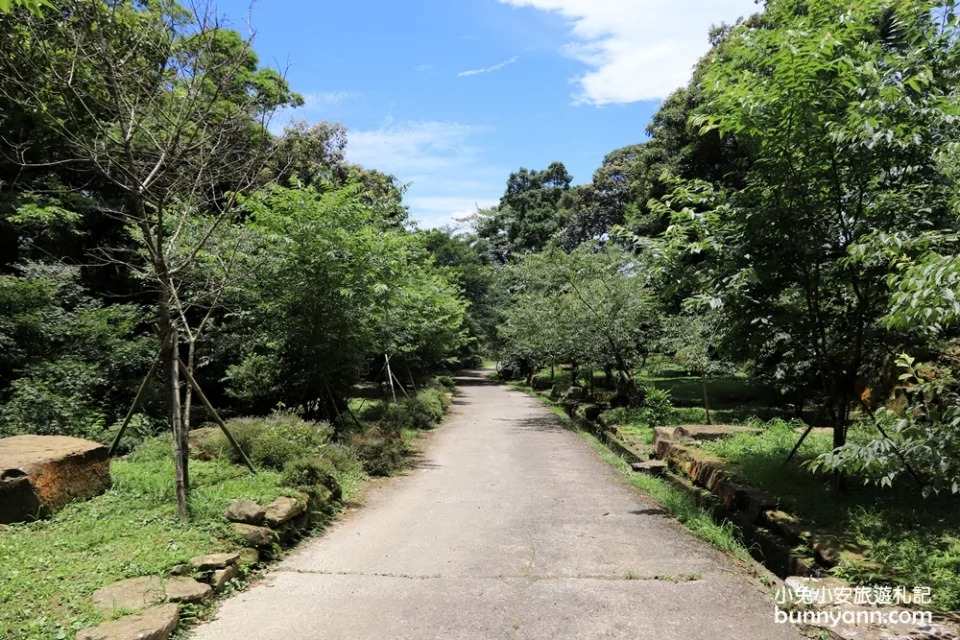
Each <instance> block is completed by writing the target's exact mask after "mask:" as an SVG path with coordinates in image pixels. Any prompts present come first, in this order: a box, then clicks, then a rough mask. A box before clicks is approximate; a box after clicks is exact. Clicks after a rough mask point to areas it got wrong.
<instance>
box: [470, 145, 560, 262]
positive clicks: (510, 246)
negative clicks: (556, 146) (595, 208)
mask: <svg viewBox="0 0 960 640" xmlns="http://www.w3.org/2000/svg"><path fill="white" fill-rule="evenodd" d="M572 180H573V176H571V175H570V174H569V173H568V172H567V169H566V167H564V166H563V164H562V163H560V162H553V163H551V164H550V166H549V167H547V168H546V169H544V170H543V171H537V170H528V169H525V168H522V169H520V170H519V171H516V172H514V173H511V174H510V178H509V179H508V180H507V190H506V191H505V192H504V194H503V197H502V198H500V204H499V205H498V206H497V207H494V208H492V209H488V210H485V211H481V212H480V213H479V214H478V216H477V217H476V219H475V222H474V224H475V231H476V233H477V236H478V237H479V238H480V239H481V240H482V241H483V242H484V243H485V249H486V250H487V251H488V252H489V253H490V255H491V256H493V257H494V258H495V259H496V260H497V261H498V262H500V263H504V262H506V261H507V260H509V259H510V257H511V256H512V255H515V254H522V253H529V252H536V251H540V250H542V249H543V248H544V247H546V246H547V243H548V242H549V241H550V240H551V239H552V238H553V237H554V236H555V235H557V234H558V233H559V232H560V231H561V230H562V229H563V227H564V225H565V224H566V221H567V217H568V215H569V208H570V202H569V201H568V200H567V198H568V197H569V195H570V183H571V182H572Z"/></svg>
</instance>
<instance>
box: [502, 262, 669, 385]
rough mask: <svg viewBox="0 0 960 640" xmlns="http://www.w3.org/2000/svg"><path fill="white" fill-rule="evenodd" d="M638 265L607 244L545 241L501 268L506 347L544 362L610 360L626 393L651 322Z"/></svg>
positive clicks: (651, 307) (655, 325)
mask: <svg viewBox="0 0 960 640" xmlns="http://www.w3.org/2000/svg"><path fill="white" fill-rule="evenodd" d="M650 285H651V281H650V279H649V277H648V272H647V270H646V269H645V268H644V265H643V264H642V263H641V262H640V261H638V260H636V259H634V258H633V257H631V256H630V255H629V254H628V253H626V252H625V251H623V250H622V249H620V248H619V247H615V246H606V247H603V248H599V247H592V246H589V245H582V246H580V247H578V248H577V249H576V250H574V251H573V252H571V253H565V252H563V251H562V250H560V249H557V248H551V249H549V250H547V251H545V252H543V253H540V254H530V255H528V256H526V257H524V258H523V259H522V260H520V261H519V262H518V263H517V264H516V265H512V266H511V267H509V269H508V287H509V289H510V291H511V292H512V293H513V295H514V300H515V302H514V303H513V304H511V305H510V306H508V307H507V308H506V309H505V310H504V311H503V316H504V322H503V326H502V332H503V335H504V337H505V338H506V340H507V345H508V348H511V347H519V348H520V349H521V351H522V352H523V353H524V354H526V355H527V357H530V358H532V359H534V360H535V361H537V362H539V363H540V364H544V363H546V362H550V361H552V360H557V361H560V362H569V363H571V364H574V365H579V364H587V365H590V366H591V367H592V366H599V367H603V368H606V367H610V368H612V369H613V370H615V371H617V372H618V377H617V386H618V390H619V391H621V392H623V393H627V394H630V393H632V392H633V391H634V390H635V389H634V387H635V384H634V381H633V376H634V373H635V367H636V365H637V364H638V362H642V361H643V359H644V358H645V355H646V353H647V350H648V349H649V347H650V345H651V344H652V343H653V342H654V341H655V340H656V338H657V333H658V330H659V322H658V308H657V304H656V302H655V299H654V296H653V291H652V289H651V286H650Z"/></svg>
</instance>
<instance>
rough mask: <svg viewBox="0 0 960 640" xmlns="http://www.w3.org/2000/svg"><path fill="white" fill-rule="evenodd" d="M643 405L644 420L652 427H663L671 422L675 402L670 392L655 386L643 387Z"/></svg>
mask: <svg viewBox="0 0 960 640" xmlns="http://www.w3.org/2000/svg"><path fill="white" fill-rule="evenodd" d="M641 395H642V396H643V405H642V407H641V411H642V414H641V415H642V419H643V422H645V423H646V424H648V425H650V426H651V427H662V426H664V425H666V424H668V423H669V421H670V414H671V410H672V409H673V402H672V401H671V400H670V392H669V391H667V390H666V389H660V388H658V387H655V386H652V385H651V386H647V387H644V388H643V389H642V393H641Z"/></svg>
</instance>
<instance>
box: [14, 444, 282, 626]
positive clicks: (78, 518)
mask: <svg viewBox="0 0 960 640" xmlns="http://www.w3.org/2000/svg"><path fill="white" fill-rule="evenodd" d="M111 475H112V477H113V487H112V488H111V489H110V490H109V491H107V492H106V493H105V494H103V495H101V496H99V497H96V498H94V499H93V500H90V501H87V502H81V503H74V504H72V505H69V506H67V507H66V508H65V509H63V510H62V511H61V512H59V513H58V514H57V515H56V516H55V517H53V518H52V519H50V520H44V521H39V522H34V523H30V524H23V525H15V526H12V527H10V528H9V529H7V530H6V531H5V532H4V533H2V534H0V559H2V560H0V638H17V639H18V640H51V639H56V638H73V637H74V635H75V634H76V632H77V631H78V630H79V629H81V628H83V627H86V626H89V625H91V624H96V623H98V622H100V621H101V620H102V616H101V615H100V614H99V613H98V612H97V611H96V610H94V609H93V607H92V606H91V602H90V596H91V595H92V594H93V592H94V591H95V590H96V589H98V588H99V587H101V586H104V585H106V584H109V583H111V582H114V581H116V580H120V579H123V578H129V577H134V576H141V575H164V574H166V573H167V572H169V570H170V569H171V568H172V567H174V566H175V565H177V564H181V563H185V562H188V561H189V559H190V558H191V557H193V556H196V555H201V554H205V553H212V552H214V551H222V550H225V549H233V548H237V544H236V543H235V542H234V541H233V540H232V539H231V536H230V533H229V529H228V526H227V523H226V521H225V520H224V519H223V512H224V510H225V509H226V508H227V506H228V505H229V503H230V501H231V500H233V499H236V498H240V497H243V498H250V499H252V500H256V501H257V502H260V503H261V504H265V503H267V502H270V501H272V500H274V499H275V498H276V497H278V496H280V495H283V494H284V493H287V491H286V490H285V489H283V488H282V487H281V486H280V474H278V473H274V472H269V471H264V472H261V473H258V474H257V475H252V474H251V473H250V472H249V471H247V470H246V469H245V468H243V467H238V466H236V465H232V464H229V463H227V462H223V461H194V462H193V463H192V464H191V482H192V483H193V487H192V492H191V494H192V495H191V502H190V509H191V514H192V518H191V520H190V522H188V523H183V522H181V521H180V520H179V519H178V518H177V516H176V502H175V500H174V496H173V463H172V460H169V459H162V460H142V461H136V462H135V461H130V460H119V461H115V462H114V463H113V465H112V466H111Z"/></svg>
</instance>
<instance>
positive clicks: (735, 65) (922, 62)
mask: <svg viewBox="0 0 960 640" xmlns="http://www.w3.org/2000/svg"><path fill="white" fill-rule="evenodd" d="M934 9H935V4H934V3H926V2H905V3H899V4H897V5H896V6H890V5H888V4H887V3H885V2H880V1H879V0H878V1H876V2H866V3H859V4H858V5H857V6H855V7H851V6H850V5H849V3H847V2H841V1H840V0H820V1H817V2H799V1H793V0H780V1H773V2H770V3H768V5H767V9H766V11H765V12H764V14H763V15H762V16H761V17H760V18H759V19H758V21H757V22H756V23H754V24H753V25H747V24H745V25H741V26H738V27H736V28H734V29H732V30H731V31H730V32H729V34H728V35H727V36H726V38H725V40H724V44H723V46H722V47H718V48H717V49H716V50H715V51H714V52H713V53H712V54H711V57H710V60H709V64H708V68H707V71H706V74H705V76H704V82H703V87H704V103H703V105H702V107H701V109H700V112H699V115H697V117H696V118H695V119H694V123H695V124H696V125H697V126H698V127H699V129H700V131H701V133H704V134H711V133H712V132H715V131H716V132H719V133H720V134H721V135H722V136H724V137H726V136H733V137H734V138H735V139H736V140H737V144H738V145H739V146H740V147H742V148H743V149H744V151H745V152H746V154H747V157H749V158H750V163H749V165H748V166H747V168H746V171H745V173H744V179H743V184H742V185H737V184H732V185H730V184H728V185H723V184H721V185H717V184H715V183H709V182H701V183H697V182H694V183H692V186H686V185H681V186H680V187H678V188H677V189H674V191H673V193H672V194H670V195H669V196H668V197H666V198H664V199H662V200H661V205H663V207H664V211H665V212H669V215H670V216H671V223H672V226H671V227H670V228H669V229H668V231H667V234H666V236H667V239H668V240H670V241H671V242H677V243H678V244H679V245H684V244H685V245H686V247H687V248H686V249H685V250H684V251H681V252H680V253H679V254H675V255H681V256H684V258H685V260H686V262H685V267H686V268H687V269H688V270H690V271H692V272H694V274H696V275H695V276H694V277H693V278H692V280H693V281H695V282H700V283H703V284H704V287H703V289H702V291H703V292H704V295H705V296H706V297H707V298H708V299H711V300H713V301H714V302H715V304H717V305H721V306H722V307H723V309H724V311H723V313H724V316H725V318H726V320H725V322H726V323H727V326H728V327H729V335H730V337H731V340H730V344H731V345H740V346H741V347H742V348H741V349H739V350H738V351H737V352H736V353H737V355H739V356H740V357H741V358H742V359H747V358H752V359H754V360H755V361H757V362H758V364H759V366H760V367H761V368H767V370H768V371H769V372H770V373H771V374H772V375H773V376H774V377H775V378H778V379H781V380H782V379H784V378H787V377H790V378H792V382H793V384H794V385H795V387H800V388H809V387H812V388H813V389H815V390H816V392H817V396H818V398H817V399H818V402H819V404H820V407H821V411H822V413H821V415H820V419H822V420H824V421H826V422H828V423H829V424H832V425H833V426H834V444H835V445H836V446H842V445H843V444H844V442H845V440H846V430H847V425H848V423H849V417H850V411H851V409H852V408H853V407H854V406H855V402H856V397H857V392H856V387H857V384H858V381H859V380H860V379H861V377H862V376H863V375H864V373H865V372H867V371H869V370H870V369H878V368H879V367H880V366H882V362H883V361H884V360H886V359H887V358H888V354H889V351H888V345H889V339H890V336H889V335H888V334H887V333H886V331H885V328H884V327H883V326H882V324H881V323H880V319H881V317H882V316H883V314H884V312H885V306H886V301H887V291H886V285H885V280H886V277H887V275H888V271H887V265H886V264H884V263H883V262H882V261H878V260H876V259H875V258H874V254H872V253H871V251H870V250H869V249H866V247H868V246H869V239H871V238H874V237H877V234H893V233H906V234H908V235H913V234H916V233H918V232H920V231H921V230H924V229H944V228H949V227H950V226H951V225H952V224H954V222H953V219H952V217H951V215H950V212H949V210H948V207H947V206H946V205H947V203H948V202H949V199H950V198H949V194H950V192H951V190H952V189H953V188H955V187H954V186H952V185H953V183H952V181H951V180H950V179H949V177H948V176H947V174H946V173H945V172H944V170H943V167H942V165H941V164H940V162H939V158H940V157H941V154H942V153H943V152H945V151H946V150H947V149H948V148H949V147H950V145H951V143H952V141H955V140H956V139H957V131H956V119H955V118H954V117H953V116H952V115H951V114H952V113H953V110H954V109H955V104H956V97H955V92H954V91H953V87H955V85H956V74H957V70H958V68H960V67H958V65H957V64H956V61H957V52H956V50H957V42H956V38H955V35H954V30H955V18H954V17H952V11H951V12H948V14H949V17H946V16H947V14H944V16H945V21H944V22H941V21H939V20H938V19H937V18H936V16H937V15H939V14H935V12H934Z"/></svg>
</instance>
